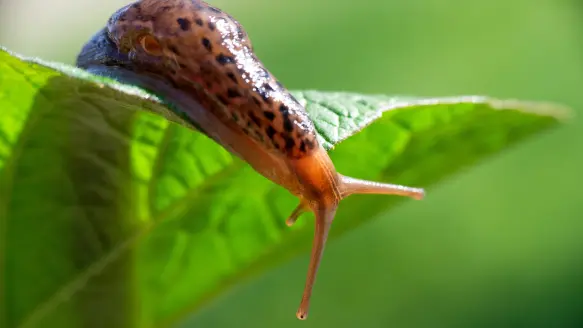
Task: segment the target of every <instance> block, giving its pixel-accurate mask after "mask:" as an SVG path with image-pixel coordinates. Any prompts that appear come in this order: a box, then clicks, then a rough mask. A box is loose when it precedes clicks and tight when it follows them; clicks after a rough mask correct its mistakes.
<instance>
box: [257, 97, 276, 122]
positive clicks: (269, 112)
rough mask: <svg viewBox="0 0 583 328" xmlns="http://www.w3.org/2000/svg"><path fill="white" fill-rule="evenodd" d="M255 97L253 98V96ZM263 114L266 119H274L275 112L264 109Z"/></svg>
mask: <svg viewBox="0 0 583 328" xmlns="http://www.w3.org/2000/svg"><path fill="white" fill-rule="evenodd" d="M253 99H255V98H253ZM263 116H265V118H266V119H268V120H270V121H273V120H274V119H275V114H273V112H271V111H268V110H264V111H263Z"/></svg>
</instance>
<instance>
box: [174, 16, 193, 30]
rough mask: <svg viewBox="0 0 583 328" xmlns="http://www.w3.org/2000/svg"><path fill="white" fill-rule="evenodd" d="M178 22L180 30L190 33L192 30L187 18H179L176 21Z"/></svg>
mask: <svg viewBox="0 0 583 328" xmlns="http://www.w3.org/2000/svg"><path fill="white" fill-rule="evenodd" d="M176 22H178V25H180V29H181V30H183V31H188V30H190V21H189V20H188V19H186V18H178V19H177V20H176Z"/></svg>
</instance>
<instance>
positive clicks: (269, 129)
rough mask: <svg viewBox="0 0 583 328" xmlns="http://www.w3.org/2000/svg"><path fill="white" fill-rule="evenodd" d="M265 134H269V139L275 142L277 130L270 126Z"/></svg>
mask: <svg viewBox="0 0 583 328" xmlns="http://www.w3.org/2000/svg"><path fill="white" fill-rule="evenodd" d="M265 132H266V133H267V137H268V138H269V139H271V140H273V136H274V135H275V129H274V128H273V126H271V125H270V126H268V127H267V129H265Z"/></svg>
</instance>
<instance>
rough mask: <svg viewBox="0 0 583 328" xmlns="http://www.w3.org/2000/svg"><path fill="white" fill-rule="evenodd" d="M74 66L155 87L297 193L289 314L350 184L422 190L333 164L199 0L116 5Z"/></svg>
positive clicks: (297, 113)
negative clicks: (307, 243) (306, 260)
mask: <svg viewBox="0 0 583 328" xmlns="http://www.w3.org/2000/svg"><path fill="white" fill-rule="evenodd" d="M77 66H79V67H81V68H84V69H86V70H88V71H90V72H94V73H96V74H104V75H109V76H111V77H114V78H119V77H122V76H123V77H124V78H125V80H124V81H126V82H127V81H131V82H133V83H136V84H138V85H140V86H143V87H144V88H146V89H149V90H150V91H152V92H153V93H157V94H161V95H163V96H164V97H165V99H166V100H168V101H170V102H171V103H174V104H175V105H176V107H177V108H178V109H179V110H181V111H182V113H183V114H184V116H185V119H187V120H188V121H190V122H191V123H192V124H194V125H195V126H196V127H197V129H199V130H200V131H201V132H203V133H204V134H206V135H207V136H208V137H210V138H212V139H213V140H215V141H216V142H217V143H219V144H220V145H221V146H223V147H224V148H225V149H227V150H228V151H230V152H231V153H233V154H234V155H236V156H238V157H239V158H241V159H243V160H244V161H246V162H247V163H248V164H249V165H251V166H252V167H253V169H254V170H256V171H257V172H258V173H260V174H262V175H263V176H265V177H266V178H268V179H270V180H271V181H273V182H274V183H276V184H278V185H280V186H282V187H284V188H286V189H287V190H288V191H289V192H290V193H292V194H293V195H295V196H297V197H298V198H299V205H298V206H297V207H296V208H295V209H294V210H293V211H292V212H291V215H290V216H289V217H288V218H287V221H286V223H287V224H288V225H289V226H291V225H292V224H294V222H295V221H296V220H297V219H298V217H299V216H300V215H301V214H303V213H306V212H310V211H311V212H313V213H314V215H315V218H316V220H315V235H314V241H313V246H312V254H311V259H310V264H309V269H308V274H307V279H306V284H305V288H304V291H303V296H302V299H301V303H300V306H299V309H298V311H297V313H296V316H297V317H298V318H299V319H302V320H303V319H306V318H307V314H308V308H309V303H310V297H311V294H312V287H313V285H314V281H315V279H316V273H317V270H318V267H319V264H320V261H321V258H322V254H323V251H324V246H325V243H326V239H327V237H328V232H329V230H330V226H331V224H332V221H333V220H334V216H335V214H336V210H337V208H338V204H339V203H340V201H341V200H342V199H344V198H346V197H348V196H350V195H354V194H385V195H401V196H408V197H412V198H415V199H421V198H422V197H423V195H424V191H423V189H418V188H412V187H405V186H399V185H392V184H384V183H378V182H372V181H365V180H359V179H355V178H351V177H347V176H343V175H341V174H339V173H338V172H336V169H335V167H334V164H333V163H332V160H331V159H330V157H329V156H328V154H327V152H326V150H325V149H324V148H323V147H322V146H321V145H320V144H319V142H318V139H317V134H316V130H315V127H314V123H313V122H312V121H311V120H310V117H309V115H308V113H307V112H306V110H305V108H304V107H303V106H302V105H301V104H300V103H299V102H298V101H297V100H296V99H294V97H293V96H292V95H291V94H290V92H288V90H286V88H285V87H284V86H283V85H282V84H281V83H280V82H279V81H277V80H276V79H275V78H274V77H273V75H272V74H271V73H270V72H269V71H268V70H267V69H266V68H265V67H264V65H263V64H262V63H261V61H260V60H259V59H258V58H257V56H256V55H255V53H254V51H253V47H252V45H251V42H250V40H249V37H248V35H247V33H246V32H245V30H244V29H243V28H242V27H241V25H240V24H239V23H238V22H237V21H236V20H235V19H234V18H233V17H231V16H230V15H228V14H227V13H225V12H223V11H221V10H219V9H217V8H215V7H213V6H211V5H209V4H207V3H205V2H203V1H199V0H141V1H137V2H134V3H132V4H130V5H127V6H125V7H123V8H121V9H119V10H118V11H117V12H115V13H114V14H113V15H112V16H111V17H110V18H109V20H108V22H107V25H106V27H105V28H103V29H102V30H101V31H99V32H98V33H97V34H95V35H94V36H93V38H92V39H91V40H90V41H89V42H87V43H86V44H85V46H84V47H83V49H82V50H81V53H80V54H79V56H78V58H77Z"/></svg>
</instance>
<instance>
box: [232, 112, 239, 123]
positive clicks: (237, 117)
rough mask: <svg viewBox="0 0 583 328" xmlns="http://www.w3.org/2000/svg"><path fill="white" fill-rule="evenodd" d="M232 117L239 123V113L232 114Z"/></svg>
mask: <svg viewBox="0 0 583 328" xmlns="http://www.w3.org/2000/svg"><path fill="white" fill-rule="evenodd" d="M231 117H232V118H233V121H235V122H239V115H237V113H235V112H233V113H231Z"/></svg>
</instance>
